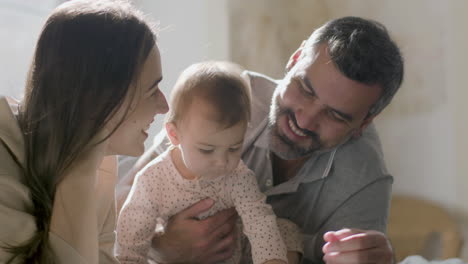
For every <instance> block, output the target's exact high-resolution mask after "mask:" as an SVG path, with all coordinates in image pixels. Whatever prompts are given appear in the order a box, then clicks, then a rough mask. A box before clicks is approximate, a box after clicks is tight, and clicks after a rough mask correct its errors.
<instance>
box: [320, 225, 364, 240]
mask: <svg viewBox="0 0 468 264" xmlns="http://www.w3.org/2000/svg"><path fill="white" fill-rule="evenodd" d="M365 232H366V231H365V230H361V229H351V228H343V229H340V230H338V231H331V232H327V233H332V234H333V235H334V236H335V237H336V238H337V239H338V240H341V239H343V238H346V237H349V236H352V235H354V234H359V233H365Z"/></svg>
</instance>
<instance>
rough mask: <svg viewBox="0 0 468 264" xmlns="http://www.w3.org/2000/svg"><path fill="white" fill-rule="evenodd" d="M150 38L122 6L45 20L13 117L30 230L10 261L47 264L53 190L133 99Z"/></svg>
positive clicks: (89, 4) (99, 6)
mask: <svg viewBox="0 0 468 264" xmlns="http://www.w3.org/2000/svg"><path fill="white" fill-rule="evenodd" d="M155 39H156V37H155V34H154V30H153V29H152V27H151V26H150V25H148V23H147V22H145V20H144V18H143V16H142V15H141V14H140V13H139V12H138V11H136V10H135V9H133V8H132V7H131V5H130V4H128V3H126V2H122V1H101V0H89V1H80V0H75V1H70V2H67V3H65V4H62V5H61V6H59V7H58V8H57V9H55V10H54V12H53V13H52V15H51V16H50V17H49V18H48V20H47V22H46V24H45V25H44V27H43V29H42V32H41V34H40V37H39V40H38V43H37V46H36V50H35V55H34V59H33V62H32V64H31V68H30V71H29V75H28V80H27V86H26V92H25V98H24V100H23V103H22V104H21V106H20V111H19V116H18V120H19V124H20V127H21V129H22V131H23V132H24V142H25V158H26V164H25V166H24V168H23V169H24V180H25V184H26V185H27V186H28V187H29V189H30V193H31V199H32V202H33V208H31V214H33V215H34V216H35V218H36V225H37V232H36V233H35V234H34V235H33V237H31V238H30V239H29V240H28V241H25V243H24V244H22V245H9V247H8V250H9V251H10V252H12V253H13V258H12V259H11V260H10V262H11V261H14V260H20V261H24V262H26V263H53V262H54V261H53V259H54V256H53V252H51V250H50V247H49V229H50V221H51V215H52V207H53V202H54V195H55V191H56V187H57V185H58V183H60V181H61V180H62V178H63V176H64V172H65V171H66V170H67V169H69V168H70V166H71V165H72V164H73V162H74V161H76V159H77V157H79V156H80V155H81V154H83V152H84V151H86V150H87V149H88V148H90V147H92V146H90V142H91V141H92V140H93V139H94V137H95V136H96V135H97V134H98V133H99V132H100V131H101V130H102V129H103V127H104V125H105V124H106V122H107V121H108V120H109V119H110V118H111V117H112V116H113V115H114V114H115V113H116V111H117V110H118V109H119V108H120V107H121V106H122V105H123V101H124V99H125V98H126V97H127V96H129V97H130V98H133V95H134V91H133V90H130V89H129V88H130V86H131V84H132V82H133V81H134V78H135V77H137V76H138V73H139V70H140V68H141V67H142V65H143V63H144V61H145V60H146V58H147V56H148V54H149V52H150V51H151V49H152V48H153V47H154V46H155ZM127 111H128V109H127ZM123 118H125V116H124V117H123ZM123 118H122V120H121V121H120V123H121V122H122V121H123ZM114 131H115V130H114ZM112 132H113V131H112ZM112 132H111V134H112ZM109 136H110V135H107V137H109Z"/></svg>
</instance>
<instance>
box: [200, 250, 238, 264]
mask: <svg viewBox="0 0 468 264" xmlns="http://www.w3.org/2000/svg"><path fill="white" fill-rule="evenodd" d="M233 253H234V251H233V250H230V249H228V250H225V251H221V252H218V253H217V254H216V255H214V256H212V257H211V258H210V259H209V260H208V261H204V262H202V263H209V264H215V263H220V262H222V261H224V260H227V259H229V258H231V257H232V255H233Z"/></svg>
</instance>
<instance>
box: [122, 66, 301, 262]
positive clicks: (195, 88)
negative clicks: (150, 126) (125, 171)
mask: <svg viewBox="0 0 468 264" xmlns="http://www.w3.org/2000/svg"><path fill="white" fill-rule="evenodd" d="M170 106H171V109H170V112H169V113H168V115H167V120H166V124H165V128H166V134H167V136H168V138H169V140H170V142H171V146H170V147H169V148H168V149H167V150H166V151H165V152H164V153H163V154H161V155H159V156H158V157H157V158H156V159H154V160H152V161H151V162H150V163H148V164H147V165H146V166H145V167H144V169H143V170H141V171H140V172H139V173H138V174H137V176H136V178H135V182H134V184H133V186H132V189H131V191H130V194H129V196H128V198H127V200H126V202H125V204H124V206H123V208H122V211H121V214H120V216H119V219H118V223H117V245H116V254H117V257H118V259H119V260H120V261H121V262H122V263H147V255H148V251H149V249H150V246H151V239H152V237H153V235H154V233H155V228H156V227H157V226H159V227H160V225H159V224H158V223H164V222H166V221H167V220H168V219H169V218H170V217H171V216H173V215H174V214H176V213H178V212H180V211H181V210H183V209H185V208H187V207H189V206H191V205H192V204H194V203H196V202H198V201H199V200H201V199H204V198H207V197H210V198H211V199H213V200H214V201H215V204H214V205H213V206H212V207H211V208H210V210H209V211H208V212H206V213H204V214H202V215H200V216H199V218H200V219H203V218H205V217H208V216H210V215H213V214H214V213H216V212H218V211H220V210H223V209H227V208H230V207H235V208H236V210H237V212H238V214H239V216H240V218H241V220H242V226H241V225H238V226H239V228H243V230H242V231H243V233H244V234H245V235H246V237H247V238H248V240H249V242H250V245H251V254H252V260H253V263H255V264H257V263H268V264H271V263H287V257H286V253H287V250H286V246H285V243H284V242H283V239H282V237H281V234H280V231H279V229H278V225H277V222H276V216H275V215H274V213H273V211H272V209H271V207H270V205H268V204H266V203H265V199H266V198H265V196H264V195H263V194H262V193H261V192H260V190H259V189H258V186H257V180H256V178H255V175H254V173H253V172H252V171H251V170H249V169H248V168H247V167H246V165H245V164H244V163H243V162H242V161H241V160H240V158H241V152H242V145H243V141H244V134H245V132H246V129H247V124H248V122H249V120H250V90H249V88H248V86H247V85H246V83H245V82H244V81H243V80H242V79H241V77H240V75H239V73H238V72H236V71H234V70H233V67H232V65H231V64H227V63H223V62H204V63H198V64H194V65H192V66H190V67H189V68H187V69H186V70H185V71H184V72H183V73H182V74H181V76H180V77H179V79H178V81H177V83H176V85H175V87H174V89H173V92H172V98H171V103H170ZM280 223H284V222H283V221H282V222H280ZM289 224H292V223H286V225H289ZM292 225H293V224H292ZM280 227H281V226H280ZM283 229H287V230H291V228H290V226H286V227H284V228H283ZM156 230H158V228H156ZM283 232H285V233H289V231H283ZM237 233H238V234H241V232H237ZM293 233H294V232H293ZM297 233H298V232H297ZM283 236H284V234H283ZM237 241H238V242H239V243H241V242H240V241H242V239H237ZM239 243H238V245H237V247H236V251H235V253H234V255H233V257H232V258H231V259H229V260H228V261H226V262H225V263H240V262H241V257H242V252H241V249H242V248H243V246H242V245H240V244H239Z"/></svg>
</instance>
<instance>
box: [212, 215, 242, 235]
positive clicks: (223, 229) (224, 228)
mask: <svg viewBox="0 0 468 264" xmlns="http://www.w3.org/2000/svg"><path fill="white" fill-rule="evenodd" d="M236 222H237V215H236V214H234V215H232V216H231V217H230V218H229V219H228V220H227V221H226V222H224V224H222V225H221V226H219V227H218V228H217V229H215V230H214V231H213V232H212V234H211V237H210V238H211V239H213V240H221V239H222V238H224V237H225V236H227V235H229V234H230V233H232V232H233V231H234V230H235V227H236Z"/></svg>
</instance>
